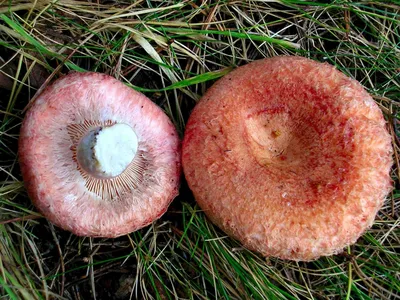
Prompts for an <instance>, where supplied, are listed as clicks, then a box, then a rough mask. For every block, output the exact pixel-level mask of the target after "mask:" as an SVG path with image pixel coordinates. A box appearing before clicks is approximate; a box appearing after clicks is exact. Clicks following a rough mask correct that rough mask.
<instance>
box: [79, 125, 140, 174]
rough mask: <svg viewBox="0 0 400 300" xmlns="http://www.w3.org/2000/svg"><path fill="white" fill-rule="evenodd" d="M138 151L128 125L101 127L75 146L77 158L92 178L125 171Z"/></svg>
mask: <svg viewBox="0 0 400 300" xmlns="http://www.w3.org/2000/svg"><path fill="white" fill-rule="evenodd" d="M137 148H138V138H137V135H136V133H135V132H134V130H133V129H132V127H130V126H129V125H127V124H114V125H111V126H100V127H97V128H95V129H93V130H91V131H89V132H88V133H87V134H86V135H85V136H83V138H82V139H81V141H80V142H79V145H78V151H77V159H78V162H79V164H80V165H81V167H82V168H83V169H84V170H85V171H87V172H88V173H90V174H91V175H92V176H95V177H99V178H112V177H115V176H118V175H120V174H121V173H122V172H124V170H125V169H126V168H127V167H128V166H129V164H130V163H131V162H132V160H133V158H134V157H135V155H136V152H137Z"/></svg>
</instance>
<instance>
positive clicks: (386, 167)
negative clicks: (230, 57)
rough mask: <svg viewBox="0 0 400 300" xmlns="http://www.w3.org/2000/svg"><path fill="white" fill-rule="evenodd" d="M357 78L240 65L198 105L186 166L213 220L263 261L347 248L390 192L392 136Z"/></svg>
mask: <svg viewBox="0 0 400 300" xmlns="http://www.w3.org/2000/svg"><path fill="white" fill-rule="evenodd" d="M385 126H386V125H385V120H384V118H383V115H382V112H381V110H380V109H379V107H378V106H377V105H376V103H375V102H374V101H373V99H372V98H371V96H370V95H369V94H368V93H367V92H366V91H365V90H364V89H363V87H362V86H361V85H360V84H359V83H358V82H357V81H355V80H353V79H350V78H348V77H347V76H345V75H344V74H342V73H341V72H339V71H338V70H336V69H335V68H334V67H333V66H331V65H329V64H326V63H325V64H323V63H318V62H315V61H312V60H309V59H306V58H301V57H290V56H286V57H285V56H282V57H276V58H271V59H265V60H259V61H255V62H252V63H250V64H248V65H245V66H242V67H239V68H237V69H236V70H235V71H233V72H231V73H230V74H228V75H226V76H225V77H223V78H222V79H220V80H219V81H218V82H217V83H216V84H214V85H213V86H212V87H211V88H210V89H209V90H208V91H207V92H206V94H205V95H204V96H203V98H202V99H201V100H200V102H199V103H198V105H197V106H196V107H195V108H194V110H193V112H192V114H191V116H190V119H189V121H188V124H187V127H186V131H185V137H184V141H183V149H182V151H183V153H182V157H183V159H182V164H183V169H184V173H185V176H186V179H187V181H188V184H189V187H190V188H191V190H192V191H193V194H194V196H195V198H196V200H197V202H198V204H199V205H200V207H201V208H202V209H203V210H204V212H205V213H206V214H207V216H208V217H209V218H210V219H211V220H212V221H213V222H214V223H215V224H216V225H218V226H219V227H220V228H221V229H223V230H224V231H225V232H226V233H227V234H229V235H230V236H232V237H234V238H236V239H238V240H239V241H240V242H241V243H242V244H243V245H244V246H246V247H247V248H249V249H251V250H255V251H257V252H260V253H261V254H263V255H265V256H274V257H279V258H282V259H291V260H303V261H309V260H313V259H316V258H318V257H320V256H326V255H331V254H335V253H338V252H341V251H342V249H343V247H345V246H347V245H349V244H352V243H354V242H355V241H356V240H357V239H358V238H359V237H360V235H361V234H362V233H363V232H364V231H365V230H366V229H367V228H368V227H370V226H371V225H372V223H373V221H374V218H375V215H376V213H377V211H378V210H379V209H380V208H381V206H382V205H383V202H384V199H385V197H386V196H387V194H388V193H389V192H390V190H391V186H392V182H391V179H390V176H389V173H390V168H391V165H392V156H391V154H392V146H391V137H390V135H389V133H388V132H387V130H386V127H385Z"/></svg>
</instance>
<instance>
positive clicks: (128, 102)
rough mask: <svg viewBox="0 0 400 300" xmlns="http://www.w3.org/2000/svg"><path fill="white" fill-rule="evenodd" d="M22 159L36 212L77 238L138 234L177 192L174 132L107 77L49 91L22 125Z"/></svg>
mask: <svg viewBox="0 0 400 300" xmlns="http://www.w3.org/2000/svg"><path fill="white" fill-rule="evenodd" d="M19 159H20V165H21V171H22V176H23V179H24V182H25V186H26V188H27V191H28V194H29V196H30V198H31V199H32V202H33V203H34V204H35V206H36V207H37V208H38V210H39V211H40V212H41V213H42V214H43V215H44V216H45V217H46V218H48V219H49V220H50V221H51V222H53V223H54V224H56V225H57V226H59V227H61V228H63V229H65V230H69V231H71V232H73V233H75V234H76V235H79V236H91V237H117V236H121V235H124V234H127V233H130V232H132V231H135V230H137V229H140V228H142V227H144V226H146V225H148V224H150V223H152V222H153V221H154V220H156V219H157V218H159V217H161V215H163V214H164V212H165V211H166V210H167V208H168V206H169V204H170V202H171V201H172V200H173V198H174V197H175V196H176V195H177V194H178V188H179V181H180V172H181V168H180V142H179V137H178V135H177V132H176V130H175V127H174V126H173V124H172V123H171V121H170V120H169V118H168V117H167V116H166V115H165V114H164V113H163V111H162V110H161V109H160V108H159V107H158V106H156V105H155V104H154V103H153V102H151V101H150V100H149V99H148V98H147V97H145V96H144V95H142V94H141V93H139V92H136V91H134V90H133V89H131V88H129V87H127V86H125V85H124V84H123V83H121V82H119V81H118V80H116V79H114V78H113V77H111V76H108V75H105V74H100V73H90V72H88V73H71V74H69V75H67V76H64V77H62V78H61V79H59V80H57V81H56V82H54V83H53V84H52V85H51V86H48V87H47V88H46V89H45V90H44V91H43V92H42V93H41V94H40V95H39V96H38V98H36V101H35V102H34V103H33V105H32V106H31V108H30V109H29V111H28V112H27V114H26V116H25V118H24V121H23V123H22V128H21V132H20V139H19Z"/></svg>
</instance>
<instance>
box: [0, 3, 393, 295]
mask: <svg viewBox="0 0 400 300" xmlns="http://www.w3.org/2000/svg"><path fill="white" fill-rule="evenodd" d="M399 12H400V3H399V2H397V1H345V0H343V1H300V0H282V1H256V0H250V1H235V0H234V1H203V2H199V1H166V0H159V1H141V0H140V1H133V2H132V1H111V0H110V1H106V0H99V1H92V2H86V1H75V0H59V1H51V0H37V1H24V0H13V1H11V0H10V1H5V0H0V66H1V67H0V70H1V71H0V84H2V86H3V87H6V88H7V89H0V93H1V95H0V297H1V299H90V298H95V299H111V298H114V299H144V298H145V299H147V298H148V299H162V300H164V299H178V298H179V299H399V298H400V283H399V282H400V274H399V272H400V254H399V253H400V238H399V236H400V219H399V211H400V200H399V198H400V191H399V189H398V188H399V181H398V179H399V168H398V165H399V138H398V137H397V136H396V133H398V132H399V130H400V125H399V123H400V121H399V116H400V103H399V102H398V99H400V80H399V76H400V75H399V74H400V69H399V68H400V18H399ZM288 54H290V55H301V56H305V57H309V58H312V59H315V60H318V61H325V62H328V63H330V64H333V65H335V66H336V67H337V68H338V69H339V70H341V71H343V72H344V73H346V74H347V75H349V76H351V77H353V78H355V79H357V80H359V81H360V82H361V83H362V84H363V85H364V86H365V88H366V89H367V90H368V91H369V92H370V93H371V94H372V95H373V97H374V99H375V100H376V101H377V103H378V105H379V106H380V107H381V109H382V111H383V113H384V115H385V117H386V118H387V120H388V127H389V130H390V132H391V134H392V136H393V145H394V147H395V165H394V167H393V173H392V176H393V179H394V182H395V189H394V191H393V193H392V194H391V195H390V196H389V197H388V199H387V201H386V202H385V205H384V207H383V208H382V209H381V210H380V212H379V214H378V216H377V219H376V222H375V223H374V226H373V227H372V228H371V229H370V230H368V231H367V232H366V233H365V234H364V235H363V236H362V237H361V238H360V239H359V240H358V241H357V243H356V244H355V245H353V246H350V247H348V249H346V251H345V252H343V253H342V254H340V255H336V256H332V257H324V258H321V259H319V260H316V261H314V262H310V263H296V262H290V261H282V260H279V259H275V258H267V259H265V258H262V257H260V256H258V255H257V254H255V253H252V252H249V251H247V250H246V249H243V248H242V247H241V246H240V245H239V244H237V243H236V242H235V241H233V240H232V239H230V238H228V237H226V236H225V235H224V233H222V232H221V231H220V230H218V228H216V227H215V226H213V225H212V224H211V223H210V222H209V221H208V220H207V219H206V217H205V216H204V214H203V213H202V212H201V211H200V210H199V208H198V207H197V206H196V204H195V202H194V199H193V197H192V195H191V194H190V192H189V190H188V188H187V187H186V185H185V184H183V186H182V190H181V195H180V196H179V197H178V198H177V199H176V200H175V201H174V203H173V204H172V206H171V208H170V209H169V211H168V212H167V214H166V215H165V216H164V217H163V218H162V219H161V220H159V221H157V222H156V223H154V224H153V225H151V226H149V227H146V228H144V229H143V230H140V231H138V232H135V233H132V234H129V235H127V236H124V237H121V238H118V239H114V240H108V239H91V238H78V237H76V236H74V235H71V234H69V233H68V232H64V231H62V230H60V229H58V228H55V227H53V226H52V225H51V224H49V223H48V222H47V221H46V220H45V219H44V218H42V217H41V215H40V214H39V213H37V212H36V210H35V208H34V207H33V206H32V204H31V203H30V201H29V199H28V198H27V195H26V193H25V190H24V187H23V183H22V181H21V176H20V172H19V168H18V161H17V139H18V132H19V126H20V123H21V120H22V117H23V114H24V112H25V110H26V107H27V106H28V103H29V100H30V99H32V98H34V95H35V93H36V92H37V91H38V90H40V86H41V84H42V83H44V82H49V81H50V80H52V79H54V78H57V77H58V76H60V75H62V74H66V73H68V72H69V71H74V70H75V71H82V70H90V71H97V72H104V73H108V74H111V75H112V76H115V77H116V78H118V79H120V80H121V81H123V82H125V83H126V84H128V85H130V86H132V87H133V88H135V89H137V90H139V91H142V92H144V93H145V94H146V95H147V96H148V97H150V98H151V99H152V100H153V101H154V102H155V103H157V104H158V105H160V106H161V107H162V108H163V109H164V110H165V112H166V113H167V114H168V115H169V117H170V118H171V119H172V120H173V122H174V123H175V125H176V127H177V128H178V131H179V132H180V134H181V135H182V134H183V131H184V127H185V122H186V120H187V118H188V116H189V114H190V111H191V109H192V108H193V107H194V105H195V104H196V102H197V101H198V100H199V99H200V98H201V95H203V94H204V92H205V91H206V89H207V88H208V87H210V85H211V84H212V83H213V82H214V81H215V80H216V79H217V78H219V77H221V76H223V75H225V74H226V73H227V72H229V71H230V70H231V69H232V68H234V67H236V66H239V65H243V64H245V63H247V62H250V61H252V60H255V59H259V58H263V57H271V56H275V55H288ZM46 79H47V81H46Z"/></svg>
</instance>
